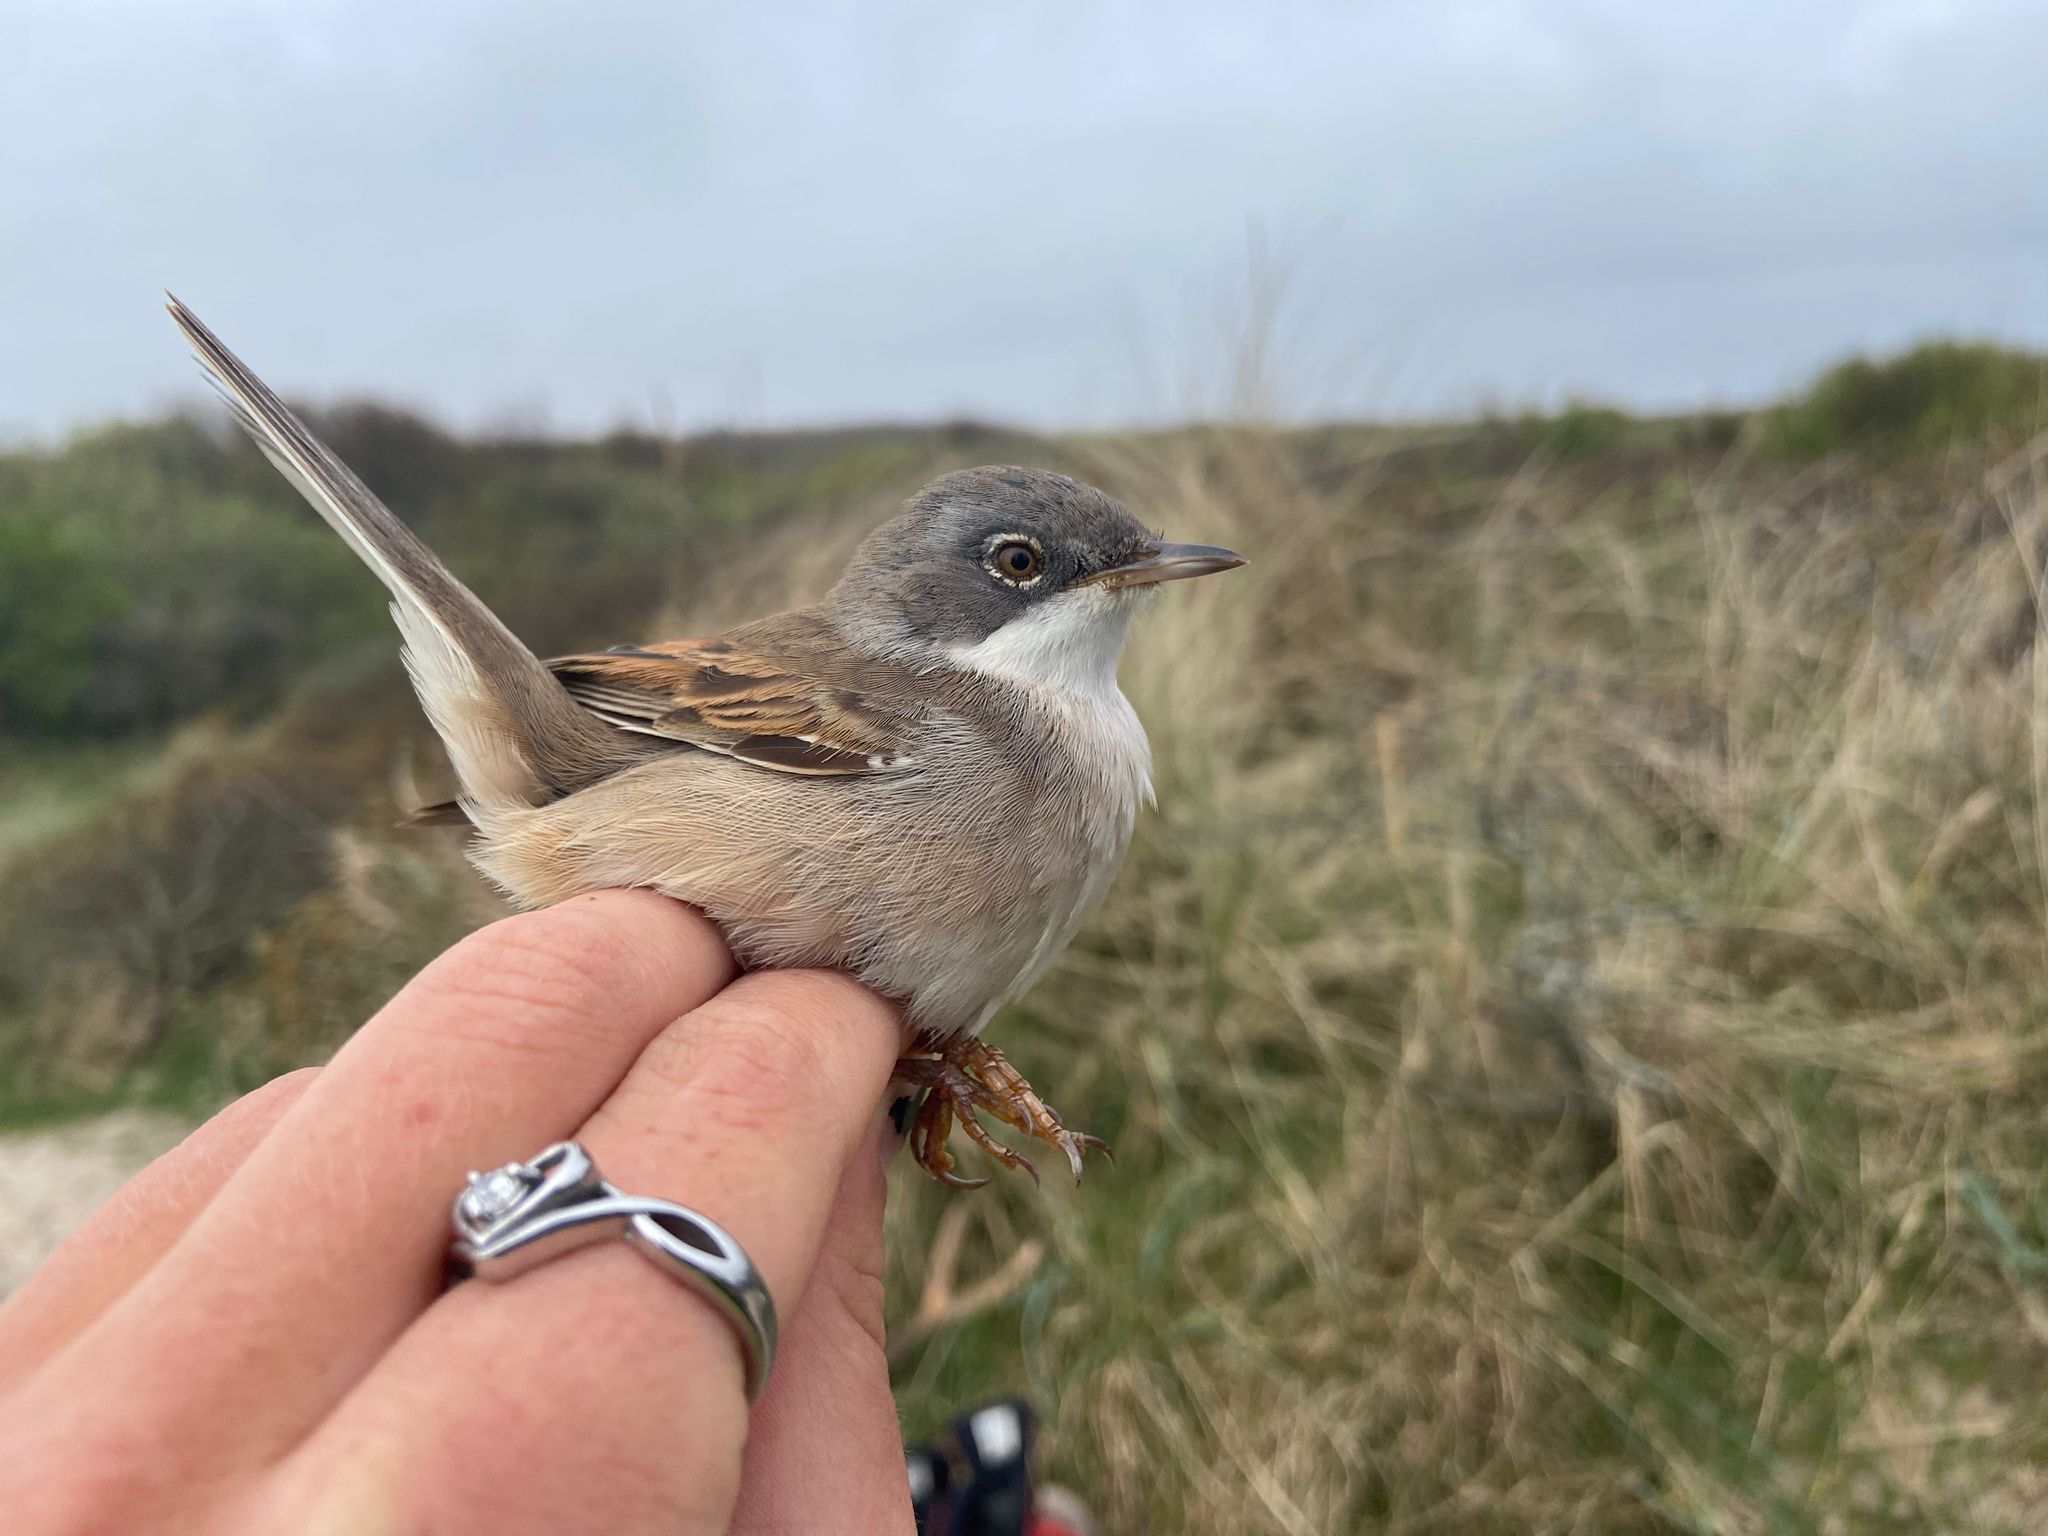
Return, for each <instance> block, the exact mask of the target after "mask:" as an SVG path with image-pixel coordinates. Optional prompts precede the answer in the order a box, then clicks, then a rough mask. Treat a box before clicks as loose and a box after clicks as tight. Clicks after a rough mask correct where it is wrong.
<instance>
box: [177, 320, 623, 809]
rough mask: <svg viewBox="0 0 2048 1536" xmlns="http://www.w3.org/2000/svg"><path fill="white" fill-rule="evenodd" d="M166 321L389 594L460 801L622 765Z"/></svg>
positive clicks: (285, 416)
mask: <svg viewBox="0 0 2048 1536" xmlns="http://www.w3.org/2000/svg"><path fill="white" fill-rule="evenodd" d="M169 308H170V312H171V318H172V319H174V320H176V321H177V322H178V328H179V329H180V330H182V331H183V332H184V333H185V339H186V340H187V341H188V342H190V343H191V344H192V350H193V351H194V352H196V353H197V354H198V356H199V361H200V362H201V363H202V364H203V365H204V366H205V368H206V371H207V372H208V373H209V374H210V375H211V376H212V378H213V381H214V383H215V384H216V385H217V386H218V387H219V389H220V391H221V393H222V395H223V396H225V397H226V399H227V401H228V403H229V404H230V405H232V406H233V407H234V410H235V414H236V415H237V416H238V417H239V418H240V419H241V423H242V425H243V427H244V428H246V429H247V430H248V433H249V435H250V436H251V437H253V438H254V439H255V440H256V445H257V446H258V447H259V448H261V449H262V450H263V452H264V454H265V455H266V456H267V457H268V458H269V460H270V462H271V463H273V464H275V465H276V466H277V467H278V469H279V470H280V471H281V472H282V473H283V475H284V477H285V478H286V479H287V480H289V481H291V483H292V484H293V485H295V486H297V487H298V490H299V494H300V495H302V496H304V497H305V498H306V500H307V501H308V502H310V503H311V504H312V506H313V510H314V511H316V512H318V513H319V514H320V516H321V517H322V518H323V519H325V520H326V522H327V524H328V526H329V527H331V528H332V529H333V530H334V531H335V532H336V533H338V534H340V535H341V537H342V540H343V541H344V542H345V543H346V544H347V545H348V546H349V548H350V549H352V550H354V551H355V552H356V554H357V555H358V556H359V557H360V558H361V559H362V561H363V563H364V564H365V565H367V566H369V568H370V569H371V570H372V571H374V572H376V573H377V576H378V579H379V580H381V581H382V582H383V583H384V585H385V586H386V587H388V588H389V589H390V591H391V597H392V603H391V613H392V617H393V618H395V619H396V620H397V621H398V628H399V631H400V633H401V634H403V635H404V637H405V665H406V670H407V672H409V673H410V674H411V676H412V682H413V687H414V689H415V690H416V691H417V692H418V693H419V696H420V702H421V703H422V704H423V705H424V706H425V707H426V711H427V718H428V719H429V720H431V721H432V722H433V725H434V729H435V730H436V731H437V732H438V733H439V734H440V737H441V740H442V742H443V743H444V744H445V745H446V746H447V748H448V755H449V757H450V758H451V759H452V760H453V761H454V764H455V771H456V773H457V775H458V777H459V778H460V779H461V781H462V790H463V797H464V800H465V801H467V802H472V803H475V804H477V805H479V806H481V807H485V808H492V809H495V808H510V807H513V806H523V805H539V804H542V803H544V802H546V801H548V800H551V799H553V798H555V797H556V796H557V795H559V794H562V793H564V792H566V791H568V790H571V789H576V788H579V787H581V786H582V785H584V784H587V783H590V782H592V781H594V780H595V779H598V778H602V777H604V776H605V774H607V773H610V772H613V771H615V770H616V769H617V768H619V767H621V766H624V763H625V761H629V760H630V756H631V754H630V753H628V752H625V751H622V749H621V746H620V743H619V737H618V733H617V732H614V731H611V730H609V729H608V728H607V727H605V726H604V725H603V724H602V723H600V722H599V721H597V720H595V719H593V718H592V717H591V716H590V715H588V714H586V713H585V712H584V710H583V709H582V707H581V706H579V705H578V704H577V703H576V702H575V701H574V700H572V699H571V698H570V697H569V695H568V694H567V693H566V692H565V691H564V690H563V688H562V686H561V684H559V683H558V682H556V681H555V679H554V677H553V675H552V674H550V673H549V671H548V670H547V668H546V667H544V666H542V665H541V663H540V661H539V659H538V658H536V657H535V656H534V654H533V652H531V651H529V650H528V649H527V648H526V647H525V646H524V645H523V644H521V643H520V641H519V639H518V638H517V637H516V636H515V635H514V634H513V633H512V632H511V631H510V630H509V629H507V628H506V627H505V626H504V625H503V624H502V623H500V622H499V620H498V616H497V615H496V614H494V613H492V612H491V610H490V609H488V608H486V607H485V606H484V605H483V603H482V602H481V601H480V600H479V599H478V598H477V596H476V594H474V593H473V592H471V591H470V590H469V589H468V588H467V587H465V586H464V585H463V584H462V583H461V582H459V581H457V580H456V579H455V577H454V576H453V575H452V574H451V573H450V572H449V570H448V568H447V567H446V566H444V565H443V564H442V563H441V561H440V559H439V558H438V557H437V556H436V555H435V554H434V552H433V551H432V550H430V549H428V548H427V546H426V545H425V544H423V543H421V542H420V540H419V538H418V536H417V535H415V534H414V533H413V531H412V530H411V529H410V528H408V527H406V526H405V524H404V523H402V522H400V521H399V520H398V518H397V517H396V516H395V515H393V513H392V511H391V509H390V508H389V507H387V506H385V505H384V503H383V502H381V501H379V500H378V499H377V498H376V496H375V495H373V494H372V493H371V492H370V490H369V488H368V487H367V486H365V485H364V484H363V482H362V481H360V480H358V479H357V478H356V477H355V475H354V474H353V473H352V472H351V471H350V470H349V468H348V466H347V465H345V464H343V463H342V462H341V460H339V459H337V458H336V457H335V456H334V455H333V453H331V452H330V451H329V450H328V449H327V447H326V445H325V444H323V443H322V442H321V441H320V440H319V439H318V438H316V437H315V436H314V435H313V434H312V432H311V431H310V430H308V428H307V426H306V424H305V423H304V422H303V421H301V420H300V419H299V418H298V416H297V415H296V414H295V413H294V412H293V411H292V409H291V407H289V406H287V405H286V404H285V403H284V402H283V401H282V400H280V399H278V397H277V396H276V395H275V394H273V393H272V392H271V390H270V388H269V386H267V385H266V384H265V383H264V382H263V381H262V380H261V379H259V378H257V377H256V375H255V374H253V373H251V372H250V371H249V370H248V368H246V367H245V366H244V365H243V364H242V361H241V360H240V359H239V358H237V357H236V356H235V355H234V353H232V352H230V351H229V350H228V349H227V348H226V347H225V346H223V345H222V344H221V341H220V338H219V337H217V336H215V335H214V334H213V332H212V331H210V330H208V329H207V328H206V327H205V326H204V325H203V324H201V323H200V320H199V318H198V317H197V316H196V315H194V314H193V313H192V312H191V311H190V310H189V309H187V308H186V307H185V306H184V305H183V304H181V303H179V302H178V300H177V299H176V298H175V297H173V298H171V299H170V301H169Z"/></svg>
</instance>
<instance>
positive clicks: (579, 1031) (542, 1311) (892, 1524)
mask: <svg viewBox="0 0 2048 1536" xmlns="http://www.w3.org/2000/svg"><path fill="white" fill-rule="evenodd" d="M902 1043H903V1042H902V1034H901V1022H900V1020H899V1018H898V1016H897V1014H896V1011H895V1010H894V1009H893V1008H892V1007H890V1006H889V1005H888V1004H886V1003H884V1002H883V1001H881V1000H880V999H878V998H877V997H876V996H875V995H874V994H872V993H870V992H868V991H866V990H865V989H863V988H862V987H860V986H858V985H856V984H855V983H853V982H851V981H849V980H846V979H845V978H843V977H840V976H836V975H831V974H827V973H824V972H805V971H785V972H770V973H761V974H754V975H746V976H738V977H735V974H734V966H733V963H732V960H731V958H730V956H729V955H728V954H727V952H726V949H725V945H724V943H723V942H722V941H721V939H720V938H719V936H718V932H717V930H716V929H715V928H714V927H713V926H712V925H711V924H710V923H709V922H708V921H706V920H705V919H704V918H703V917H701V916H700V915H698V914H697V913H695V912H693V911H691V910H690V909H688V908H686V907H684V906H682V905H680V904H678V903H676V902H673V901H670V900H668V899H666V898H664V897H660V896H656V895H653V894H651V893H648V892H644V891H608V892H601V893H598V894H595V895H590V896H584V897H579V898H577V899H575V900H573V901H570V902H566V903H564V904H563V905H561V906H558V907H554V908H551V909H549V910H547V911H544V912H536V913H530V914H527V915H524V916H520V917H514V918H510V919H507V920H506V921H504V922H501V923H497V924H494V925H493V926H492V927H490V928H487V929H485V930H483V931H482V932H480V933H478V934H475V935H473V936H472V937H470V938H469V939H466V940H464V941H463V942H462V943H460V944H458V945H457V946H455V948H453V949H452V950H450V951H449V952H448V953H447V954H445V955H443V956H441V957H440V958H439V959H438V960H436V961H435V962H434V963H433V964H431V965H429V966H428V967H427V968H426V969H425V970H424V971H422V972H421V973H420V975H419V976H417V977H416V978H415V979H414V980H413V981H412V982H411V983H410V984H409V985H407V987H406V988H405V989H404V990H403V991H402V992H400V993H399V994H398V996H397V997H396V998H394V999H393V1000H392V1001H391V1003H390V1004H389V1005H387V1006H386V1007H385V1008H384V1009H383V1010H382V1011H381V1012H379V1013H378V1014H377V1015H376V1017H375V1018H373V1019H372V1020H371V1021H370V1022H369V1023H368V1024H367V1025H366V1026H365V1027H364V1028H363V1029H362V1030H361V1031H360V1032H359V1033H358V1034H357V1035H356V1036H355V1037H354V1038H353V1039H352V1040H351V1041H350V1042H349V1043H348V1044H347V1045H346V1046H345V1047H344V1048H343V1049H342V1050H341V1051H340V1052H339V1053H337V1055H336V1056H335V1057H334V1059H333V1060H332V1061H331V1062H330V1063H329V1064H328V1065H326V1066H325V1067H321V1068H318V1069H308V1070H306V1071H303V1072H298V1073H294V1074H292V1075H291V1076H289V1077H284V1078H280V1079H278V1080H277V1081H275V1082H273V1083H270V1084H269V1085H268V1086H266V1087H264V1088H262V1089H259V1090H258V1091H256V1092H255V1093H252V1094H250V1095H248V1096H247V1097H246V1098H244V1099H242V1100H240V1101H239V1102H237V1103H235V1104H233V1105H231V1106H229V1107H228V1108H227V1109H225V1110H223V1111H222V1112H221V1113H220V1114H219V1115H217V1116H216V1117H215V1118H214V1119H213V1120H211V1121H209V1122H208V1123H207V1124H206V1125H205V1126H203V1127H201V1128H200V1129H199V1130H198V1131H196V1132H195V1133H194V1134H193V1135H192V1136H191V1137H190V1138H189V1139H187V1140H186V1141H185V1142H184V1143H183V1144H182V1145H180V1146H179V1147H177V1148H176V1149H175V1150H173V1151H172V1152H170V1153H168V1154H167V1155H165V1156H164V1157H162V1158H160V1159H159V1160H158V1161H157V1162H155V1163H154V1164H152V1165H151V1166H150V1167H149V1168H147V1169H145V1170H144V1171H143V1172H142V1173H140V1174H139V1175H137V1176H136V1177H135V1178H134V1179H133V1180H132V1181H130V1182H129V1184H128V1185H127V1186H126V1187H124V1188H123V1189H122V1190H121V1192H120V1193H119V1194H118V1195H116V1196H115V1197H114V1199H113V1200H111V1201H110V1202H109V1203H108V1204H107V1205H106V1206H105V1207H104V1208H102V1209H101V1210H100V1211H99V1212H98V1213H97V1214H96V1215H95V1216H94V1217H93V1218H92V1220H91V1221H90V1222H88V1223H87V1225H86V1226H85V1227H84V1228H83V1229H82V1230H81V1231H79V1232H78V1233H77V1235H76V1236H74V1237H73V1238H72V1239H71V1240H70V1241H69V1242H68V1243H66V1244H65V1245H64V1246H63V1247H62V1248H60V1249H59V1250H58V1251H57V1253H56V1254H55V1255H53V1256H52V1257H51V1259H50V1260H49V1261H48V1263H46V1264H45V1265H44V1266H43V1268H42V1269H41V1270H40V1271H38V1272H37V1274H36V1275H35V1276H34V1277H33V1278H32V1279H31V1281H30V1282H29V1283H28V1285H26V1286H25V1287H24V1288H23V1289H22V1290H21V1291H19V1292H17V1293H16V1294H15V1296H14V1297H12V1298H11V1299H10V1300H9V1301H8V1302H7V1304H6V1305H5V1306H4V1307H0V1448H4V1449H0V1510H5V1511H6V1516H5V1524H6V1526H7V1528H8V1530H9V1531H11V1532H19V1533H22V1536H42V1533H45V1532H67V1533H68V1532H88V1531H91V1532H97V1531H108V1532H112V1531H139V1530H151V1531H194V1532H205V1533H209V1536H210V1533H214V1532H231V1531H233V1532H239V1531H264V1532H274V1531H292V1532H296V1533H301V1536H400V1533H403V1536H419V1533H429V1532H433V1533H438V1532H450V1533H455V1532H473V1531H490V1532H492V1533H494V1536H524V1533H528V1532H531V1533H535V1536H542V1533H545V1536H561V1533H566V1532H578V1531H593V1532H596V1531H602V1532H606V1533H619V1536H625V1533H632V1532H642V1531H646V1532H655V1531H660V1532H663V1533H697V1532H723V1531H731V1532H736V1533H744V1536H767V1533H776V1536H794V1533H798V1532H811V1531H819V1530H833V1531H859V1532H869V1531H875V1532H907V1531H909V1530H910V1529H911V1520H910V1508H909V1502H908V1497H907V1492H906V1483H905V1477H904V1470H903V1455H902V1443H901V1441H900V1439H899V1437H898V1433H897V1427H896V1415H895V1408H894V1404H893V1402H892V1400H891V1398H890V1395H889V1380H888V1370H887V1364H886V1360H885V1357H884V1353H883V1347H882V1340H883V1334H882V1291H881V1280H880V1270H881V1259H882V1236H881V1215H882V1207H883V1199H884V1187H885V1181H884V1176H883V1175H884V1166H885V1163H886V1161H887V1159H888V1157H889V1156H890V1155H891V1154H892V1153H893V1152H894V1151H895V1149H896V1145H897V1140H898V1138H897V1136H896V1134H895V1132H894V1131H893V1129H892V1127H891V1126H890V1125H889V1122H888V1120H887V1117H886V1116H885V1115H883V1114H881V1113H880V1112H879V1111H878V1108H877V1106H878V1105H881V1104H882V1103H883V1102H884V1100H885V1098H886V1093H885V1089H886V1087H887V1084H888V1079H889V1074H890V1069H891V1067H892V1065H893V1064H894V1063H895V1061H896V1058H897V1053H898V1051H899V1050H900V1049H901V1046H902ZM566 1137H574V1138H576V1139H578V1140H581V1141H582V1142H584V1144H585V1145H587V1146H588V1147H589V1148H590V1150H591V1153H592V1154H593V1156H594V1157H595V1158H596V1160H597V1162H598V1164H599V1166H600V1167H601V1168H603V1170H604V1171H605V1174H606V1176H607V1177H609V1178H610V1179H611V1180H612V1182H614V1183H615V1184H617V1185H619V1186H620V1187H622V1188H624V1189H626V1190H629V1191H632V1192H634V1193H636V1194H647V1195H651V1196H657V1197H661V1198H666V1199H672V1200H677V1201H680V1202H682V1203H683V1204H685V1205H690V1206H694V1207H696V1208H698V1209H700V1210H702V1211H703V1212H704V1213H705V1214H706V1215H708V1216H710V1217H711V1218H712V1219H713V1220H715V1221H717V1222H719V1223H720V1224H721V1225H723V1226H724V1227H725V1228H726V1229H727V1230H728V1231H730V1232H731V1233H732V1234H733V1236H735V1237H736V1238H738V1239H739V1241H740V1242H741V1243H742V1244H743V1245H744V1246H745V1248H746V1249H747V1251H748V1253H749V1254H751V1255H752V1257H753V1259H754V1261H755V1263H756V1264H757V1265H758V1266H759V1268H760V1270H761V1272H762V1274H763V1276H764V1277H765V1278H766V1280H767V1283H768V1286H769V1289H770V1290H771V1291H772V1293H773V1294H774V1296H775V1300H776V1304H777V1306H778V1308H779V1309H780V1312H781V1317H782V1342H781V1351H780V1354H779V1356H778V1358H777V1361H776V1364H775V1371H774V1375H773V1376H772V1378H771V1379H770V1381H769V1385H768V1390H767V1393H766V1395H765V1396H764V1397H763V1398H762V1399H761V1400H760V1402H759V1403H757V1404H755V1405H754V1406H753V1408H752V1410H751V1412H750V1411H749V1408H748V1405H747V1402H746V1398H745V1395H744V1392H743V1391H742V1380H741V1361H740V1354H739V1350H738V1347H737V1345H736V1343H735V1341H734V1339H733V1336H732V1332H731V1329H730V1327H729V1326H728V1325H727V1324H726V1323H725V1322H724V1321H723V1320H722V1319H721V1318H720V1317H719V1316H718V1315H717V1314H716V1313H714V1312H713V1311H712V1310H711V1308H710V1307H709V1306H708V1305H707V1304H706V1303H704V1302H702V1301H701V1300H699V1299H698V1298H697V1297H695V1296H694V1295H692V1294H691V1293H690V1292H689V1291H687V1290H685V1289H684V1288H683V1287H682V1286H680V1285H678V1284H677V1283H676V1282H675V1281H674V1280H672V1279H670V1278H668V1277H667V1276H666V1275H664V1274H663V1273H662V1272H661V1271H660V1270H658V1269H656V1268H655V1267H654V1266H653V1265H652V1264H650V1263H648V1262H647V1261H646V1259H644V1258H642V1257H641V1256H640V1255H638V1254H636V1253H634V1252H633V1251H632V1250H630V1249H628V1248H627V1247H626V1246H625V1245H624V1244H622V1243H606V1244H601V1245H599V1246H596V1247H592V1248H587V1249H583V1250H581V1251H579V1252H576V1253H573V1254H571V1255H568V1256H566V1257H564V1258H561V1259H558V1260H555V1261H553V1262H550V1263H548V1264H546V1265H543V1266H542V1267H540V1268H538V1269H536V1270H533V1271H532V1272H530V1273H528V1274H525V1275H522V1276H520V1277H518V1278H517V1279H514V1280H512V1281H509V1282H506V1283H505V1284H502V1285H495V1284H486V1283H483V1282H470V1283H466V1284H462V1285H458V1286H456V1287H455V1288H454V1289H452V1290H447V1291H445V1292H444V1290H443V1260H444V1255H445V1253H446V1249H447V1244H448V1239H449V1231H448V1226H447V1213H448V1208H449V1204H450V1202H451V1200H452V1199H453V1197H454V1194H455V1193H456V1191H457V1190H459V1189H460V1187H461V1185H462V1181H463V1176H464V1174H465V1172H466V1171H467V1170H469V1169H470V1168H473V1167H490V1166H495V1165H497V1164H499V1163H502V1162H507V1161H510V1160H512V1159H514V1158H519V1157H525V1156H528V1155H530V1154H532V1153H534V1152H537V1151H538V1150H539V1149H540V1148H541V1147H542V1146H544V1145H546V1144H548V1143H549V1142H552V1141H557V1140H561V1139H564V1138H566Z"/></svg>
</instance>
